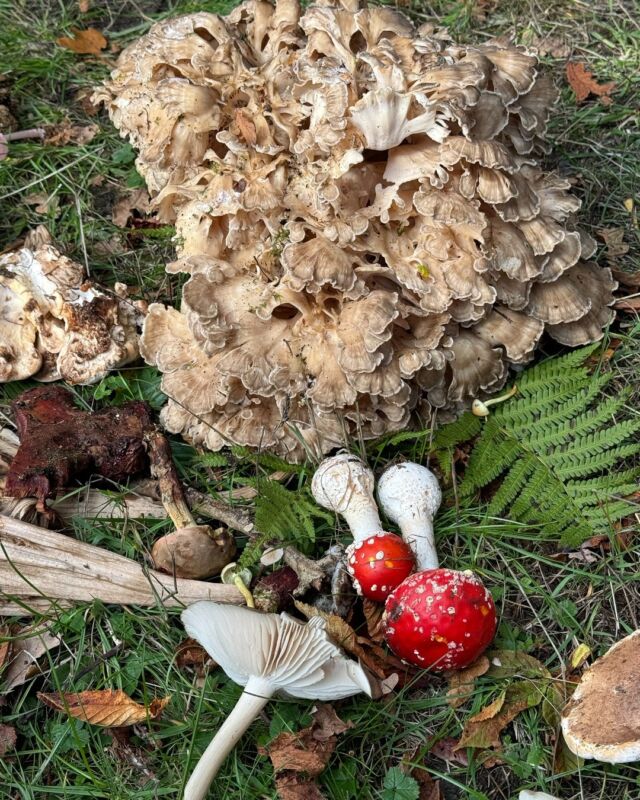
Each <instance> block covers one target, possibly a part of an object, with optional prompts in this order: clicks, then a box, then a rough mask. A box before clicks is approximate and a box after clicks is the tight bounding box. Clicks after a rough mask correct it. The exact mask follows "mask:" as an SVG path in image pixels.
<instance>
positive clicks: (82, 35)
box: [56, 28, 107, 56]
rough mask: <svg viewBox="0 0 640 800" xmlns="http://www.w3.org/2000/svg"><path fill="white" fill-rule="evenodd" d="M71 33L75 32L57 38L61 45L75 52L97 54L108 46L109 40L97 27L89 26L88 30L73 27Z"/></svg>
mask: <svg viewBox="0 0 640 800" xmlns="http://www.w3.org/2000/svg"><path fill="white" fill-rule="evenodd" d="M71 33H72V34H73V36H72V37H69V36H61V37H60V38H59V39H56V41H57V43H58V44H59V45H60V47H65V48H66V49H67V50H73V52H74V53H80V54H82V55H92V56H95V55H98V53H100V51H101V50H104V48H105V47H106V46H107V40H106V39H105V38H104V36H103V35H102V34H101V33H100V31H97V30H96V29H95V28H87V29H86V30H79V29H78V28H72V29H71Z"/></svg>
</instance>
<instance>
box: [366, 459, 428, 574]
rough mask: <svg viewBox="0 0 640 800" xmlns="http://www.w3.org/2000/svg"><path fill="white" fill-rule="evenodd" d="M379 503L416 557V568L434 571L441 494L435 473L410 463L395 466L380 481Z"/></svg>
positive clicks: (405, 462)
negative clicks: (437, 514)
mask: <svg viewBox="0 0 640 800" xmlns="http://www.w3.org/2000/svg"><path fill="white" fill-rule="evenodd" d="M378 500H379V502H380V506H381V507H382V510H383V511H384V513H385V514H386V515H387V517H388V518H389V519H390V520H391V521H392V522H395V523H396V525H398V526H399V527H400V530H401V531H402V538H403V539H404V540H405V541H406V542H407V543H408V544H409V545H410V546H411V548H412V549H413V552H414V553H415V554H416V567H417V569H419V570H422V569H435V568H436V567H437V566H438V554H437V552H436V544H435V539H434V535H433V518H434V517H435V515H436V512H437V511H438V509H439V508H440V503H441V502H442V492H441V491H440V484H439V483H438V479H437V478H436V476H435V475H434V474H433V472H431V470H430V469H427V468H426V467H423V466H422V465H420V464H414V463H413V462H411V461H404V462H402V463H401V464H394V465H393V466H392V467H389V469H387V470H386V471H385V472H384V473H383V474H382V477H381V478H380V480H379V481H378Z"/></svg>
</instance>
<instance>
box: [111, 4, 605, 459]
mask: <svg viewBox="0 0 640 800" xmlns="http://www.w3.org/2000/svg"><path fill="white" fill-rule="evenodd" d="M434 23H435V21H434V22H427V23H425V24H423V25H422V26H420V27H418V28H415V27H414V26H413V24H412V23H411V22H410V21H409V20H408V19H407V18H406V17H405V16H403V15H402V14H401V13H399V12H398V11H396V10H395V9H393V8H389V7H384V6H383V7H374V8H364V7H360V5H359V4H358V3H357V2H355V0H341V2H338V0H334V1H333V2H331V0H323V2H322V3H319V4H316V5H310V6H308V7H307V8H305V10H304V13H302V12H301V9H300V7H299V5H298V3H297V2H295V0H278V2H277V3H276V4H275V5H271V4H270V3H267V2H264V0H248V2H243V3H242V4H241V5H239V6H238V7H237V8H235V9H234V10H233V11H231V12H230V14H228V15H227V16H225V17H221V16H218V15H216V14H208V13H204V12H198V13H195V14H191V15H187V16H183V17H179V18H177V19H171V20H163V21H162V22H159V23H158V24H156V25H154V26H153V27H152V28H151V30H150V31H149V32H148V33H147V34H145V35H144V36H143V37H142V38H140V39H139V40H137V41H135V42H133V44H131V45H130V46H129V47H128V48H126V49H125V50H124V51H123V52H122V53H121V54H120V56H119V59H118V65H117V68H116V70H115V71H114V72H113V73H112V76H111V80H110V81H109V82H108V83H107V84H106V85H105V86H104V87H103V88H102V89H101V90H99V92H98V93H97V99H98V100H101V101H103V102H104V103H105V104H106V106H107V109H108V111H109V114H110V115H111V118H112V120H113V122H114V123H115V125H116V126H117V128H118V129H119V131H120V133H121V135H122V136H126V137H128V138H129V140H130V141H131V143H132V144H133V146H134V147H135V148H136V149H137V151H138V158H137V162H136V164H137V168H138V170H139V171H140V173H141V174H142V175H143V176H144V177H145V179H146V182H147V185H148V187H149V190H150V192H151V194H152V196H153V197H154V202H155V205H156V207H157V210H158V215H159V219H160V220H162V221H164V222H166V223H169V224H174V225H175V227H176V231H177V239H176V241H177V242H178V256H179V258H178V260H177V261H175V262H174V263H172V264H170V265H169V266H168V270H169V271H170V272H183V273H187V277H188V280H187V281H186V284H185V286H184V291H183V295H182V305H181V308H180V310H179V311H178V310H176V309H172V308H164V307H163V306H161V305H154V306H152V307H151V311H150V314H149V316H148V317H147V321H146V323H145V328H144V333H143V338H142V353H143V356H144V358H145V359H146V360H147V361H148V362H149V363H150V364H155V365H157V367H158V368H159V369H160V370H161V372H162V373H163V389H164V391H165V393H166V394H167V395H168V397H169V398H170V399H169V402H168V405H167V406H166V407H165V409H164V410H163V413H162V420H163V423H164V425H165V426H166V427H167V429H169V430H170V431H172V432H174V433H182V434H183V435H184V436H185V437H186V438H187V439H189V440H191V441H192V442H194V443H198V444H204V445H205V446H207V447H208V448H210V449H213V450H218V449H220V448H221V447H223V446H224V445H225V444H226V443H228V442H229V441H232V442H235V443H239V444H243V445H247V446H251V447H260V448H261V449H269V450H271V451H273V452H276V453H278V454H280V455H283V456H285V457H287V458H290V459H301V458H304V457H305V454H306V451H307V449H309V448H311V449H312V450H313V451H314V452H315V453H318V454H319V453H326V452H328V451H329V450H331V449H332V448H334V447H336V446H341V445H342V446H344V444H345V443H346V442H347V441H348V440H349V437H350V436H352V435H354V434H356V435H358V436H359V437H362V438H365V439H367V438H372V437H376V436H379V435H381V434H384V433H385V432H387V431H392V430H399V429H402V428H404V427H406V426H407V425H408V424H409V422H410V419H411V417H412V415H413V416H414V418H416V419H418V420H419V421H420V423H421V424H422V425H423V426H424V425H428V424H429V422H430V420H431V418H432V417H433V414H434V410H435V409H440V412H439V419H442V418H443V416H447V415H449V416H450V415H452V414H456V413H458V412H459V411H460V410H461V409H463V408H466V407H468V405H469V403H470V400H471V399H472V398H474V397H479V396H481V395H486V394H491V393H494V392H495V391H496V390H497V389H500V387H502V386H503V384H504V383H505V381H506V380H507V376H508V368H509V366H510V365H513V364H515V365H518V364H523V363H526V362H527V361H529V360H530V359H531V358H532V356H533V353H534V350H535V348H536V346H537V344H538V342H539V340H540V337H541V336H542V334H543V332H546V333H547V334H548V335H549V336H551V337H552V338H554V339H556V340H557V341H559V342H561V343H562V344H566V345H571V346H575V345H580V344H585V343H587V342H591V341H595V340H597V339H599V338H600V337H601V336H602V331H603V328H605V327H606V326H607V325H608V323H609V322H610V321H611V318H612V315H613V311H612V310H611V307H610V306H611V304H612V301H613V297H612V290H613V289H614V287H615V282H614V280H613V279H612V275H611V271H610V270H609V269H606V268H605V269H602V268H600V267H598V266H597V265H596V264H595V263H593V261H591V260H590V259H591V257H592V256H593V254H594V252H595V243H594V241H593V240H592V239H591V237H589V236H588V235H587V234H586V233H584V232H583V231H581V230H579V229H578V228H577V227H576V223H575V214H576V212H577V210H578V208H579V206H580V201H579V200H578V199H577V198H576V197H574V196H572V195H571V194H570V193H569V189H570V183H569V181H568V180H567V179H566V178H563V177H560V176H559V175H557V174H555V173H548V172H544V171H543V170H542V169H541V167H540V165H539V155H540V153H542V152H543V137H544V135H545V131H546V126H547V119H548V117H549V114H550V112H551V110H552V108H553V104H554V101H555V98H556V91H555V88H554V86H553V82H552V80H551V78H550V77H549V76H548V75H546V74H545V73H544V72H543V71H542V70H541V69H540V67H539V64H538V62H537V59H536V57H535V56H534V55H533V54H531V53H529V52H528V51H527V50H526V49H525V48H524V47H522V46H514V45H509V44H506V43H505V42H504V41H503V40H491V41H487V42H484V43H482V44H464V45H460V44H456V43H455V42H453V41H451V40H450V39H449V38H448V36H447V34H446V32H444V31H443V30H441V29H438V28H436V25H435V24H434Z"/></svg>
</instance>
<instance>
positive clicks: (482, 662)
mask: <svg viewBox="0 0 640 800" xmlns="http://www.w3.org/2000/svg"><path fill="white" fill-rule="evenodd" d="M489 667H490V664H489V659H488V658H487V657H486V656H480V658H479V659H477V660H476V661H474V662H473V664H470V665H469V666H468V667H467V668H466V669H460V670H456V671H454V672H452V673H451V674H450V675H449V676H448V678H449V691H448V692H447V702H448V703H449V705H450V706H451V708H458V706H461V705H462V704H463V703H464V701H465V700H466V699H467V698H468V697H469V696H470V695H471V694H472V693H473V688H474V686H475V682H476V678H479V677H480V676H481V675H484V674H485V672H487V670H488V669H489Z"/></svg>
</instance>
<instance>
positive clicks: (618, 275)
mask: <svg viewBox="0 0 640 800" xmlns="http://www.w3.org/2000/svg"><path fill="white" fill-rule="evenodd" d="M611 272H612V273H613V277H614V278H615V279H616V280H617V281H618V283H620V284H622V285H623V286H626V287H627V288H628V289H638V288H640V272H625V271H624V270H622V269H616V267H611Z"/></svg>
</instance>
